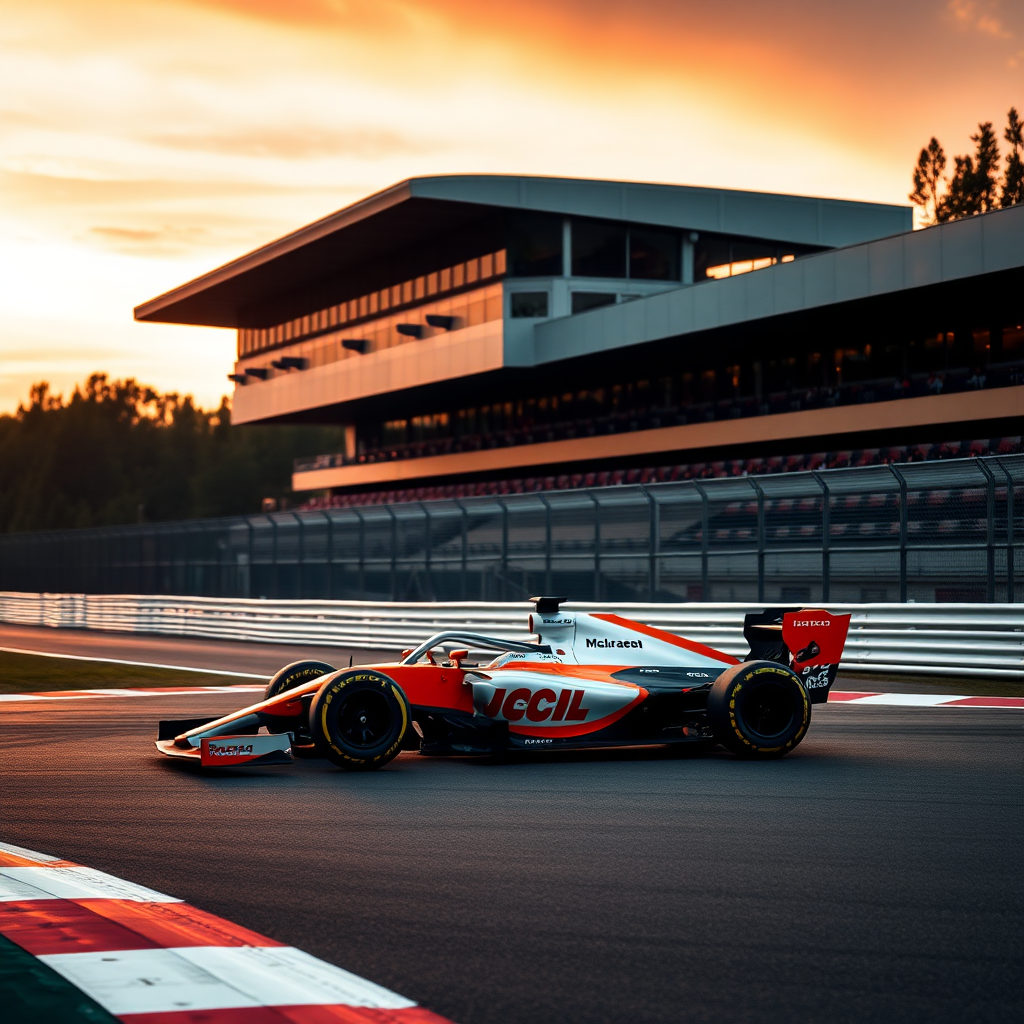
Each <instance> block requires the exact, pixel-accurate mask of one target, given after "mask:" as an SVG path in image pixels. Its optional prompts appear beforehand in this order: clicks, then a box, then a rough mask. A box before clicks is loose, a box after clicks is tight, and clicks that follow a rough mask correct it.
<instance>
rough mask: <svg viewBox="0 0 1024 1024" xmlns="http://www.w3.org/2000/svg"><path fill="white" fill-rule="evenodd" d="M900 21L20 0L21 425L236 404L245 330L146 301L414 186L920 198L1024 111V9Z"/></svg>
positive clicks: (651, 0)
mask: <svg viewBox="0 0 1024 1024" xmlns="http://www.w3.org/2000/svg"><path fill="white" fill-rule="evenodd" d="M893 6H894V5H891V4H886V5H883V4H882V3H881V2H880V0H866V2H865V3H863V4H861V5H858V7H857V8H856V9H855V10H846V9H844V10H841V11H831V10H828V11H826V10H822V9H820V7H819V6H817V5H814V4H811V3H810V2H809V0H789V2H784V3H780V4H778V5H774V6H773V7H772V8H771V9H767V8H766V7H765V6H764V5H759V4H755V3H753V2H752V0H737V2H736V3H734V4H733V5H732V6H730V7H729V8H728V10H721V9H715V10H711V9H707V8H706V7H705V6H704V5H699V4H696V3H687V2H678V0H677V2H670V0H637V2H635V3H633V4H631V5H630V6H629V7H628V8H623V7H622V6H621V5H620V4H615V3H612V2H610V0H588V2H586V3H585V2H584V0H547V2H544V3H541V2H540V0H520V2H519V3H517V4H516V5H515V7H514V8H509V7H507V6H503V7H500V8H499V7H487V6H482V5H478V4H472V3H469V2H468V0H422V2H419V3H409V2H404V0H374V2H369V0H349V2H346V3H342V2H340V0H293V2H290V3H284V2H276V0H208V2H202V3H201V2H198V0H196V2H193V0H136V2H134V3H126V2H122V0H91V2H88V3H82V2H79V3H77V4H75V3H71V2H69V0H36V2H34V3H33V4H31V5H23V4H19V3H15V2H12V0H0V12H2V13H3V28H2V30H0V54H2V56H3V60H2V62H0V82H2V84H3V99H2V100H0V110H2V114H0V315H2V316H3V325H4V326H3V331H2V334H0V411H11V410H13V409H14V408H15V407H16V406H17V404H18V402H19V401H21V400H23V399H24V398H25V396H26V395H27V392H28V387H29V385H30V384H31V383H32V382H34V381H37V380H43V379H45V380H49V381H50V383H51V385H52V387H53V390H54V391H57V392H60V391H63V392H65V393H67V392H68V391H69V390H70V388H71V386H72V385H73V383H75V382H78V381H81V380H82V379H84V378H85V377H86V376H87V375H88V373H90V372H93V371H96V370H101V371H106V372H108V373H109V374H111V375H112V376H121V377H125V376H133V377H136V378H137V379H139V380H142V381H144V382H146V383H148V384H153V385H155V386H157V387H159V388H160V389H161V390H175V391H178V392H181V393H186V392H187V393H192V394H194V395H195V397H196V399H197V401H198V402H199V403H200V404H202V405H203V406H206V407H212V406H215V405H216V404H217V402H218V401H219V398H220V395H221V394H223V393H225V392H227V391H229V390H230V388H229V385H228V382H227V380H226V379H225V375H226V374H227V373H228V372H229V370H230V366H231V363H232V360H233V352H234V332H231V331H213V330H210V329H204V328H187V327H174V326H161V325H151V324H136V323H134V322H133V320H132V309H133V307H134V306H136V305H138V304H139V303H141V302H143V301H145V300H147V299H150V298H153V297H154V296H156V295H158V294H161V293H163V292H165V291H168V290H169V289H171V288H173V287H176V286H177V285H180V284H182V283H183V282H185V281H187V280H189V279H190V278H193V277H195V276H198V275H199V274H202V273H204V272H206V271H209V270H211V269H213V268H214V267H216V266H219V265H220V264H222V263H225V262H227V261H229V260H231V259H234V258H236V257H238V256H240V255H242V254H243V253H245V252H247V251H250V250H252V249H254V248H257V247H258V246H260V245H262V244H265V243H267V242H269V241H271V240H273V239H274V238H277V237H279V236H280V235H282V234H284V233H286V232H287V231H290V230H294V229H295V228H298V227H300V226H302V225H303V224H306V223H308V222H310V221H312V220H316V219H318V218H320V217H323V216H325V215H327V214H329V213H331V212H332V211H334V210H336V209H339V208H341V207H343V206H346V205H348V204H349V203H351V202H353V201H355V200H357V199H360V198H362V197H364V196H366V195H369V194H371V193H373V192H377V191H379V190H381V189H383V188H386V187H388V186H389V185H392V184H394V183H395V182H397V181H400V180H403V179H405V178H409V177H414V176H417V175H423V174H443V173H474V172H475V173H521V174H547V175H556V176H566V177H589V178H614V179H627V180H636V181H663V182H673V183H685V184H695V185H713V186H718V187H726V188H742V189H752V190H757V191H769V192H770V191H774V192H795V193H801V194H808V195H825V196H833V197H837V198H846V199H860V200H870V201H876V202H888V203H900V204H906V203H907V202H908V200H907V198H906V197H907V193H908V191H909V190H910V173H911V168H912V166H913V162H914V160H915V159H916V156H917V152H918V150H919V149H920V148H921V146H922V145H924V144H925V143H926V142H927V140H928V139H929V138H930V137H931V136H932V135H936V136H938V137H939V139H940V140H941V141H942V143H943V145H944V146H945V147H946V151H947V153H950V154H952V153H953V152H958V153H959V152H966V151H968V149H969V147H970V142H969V140H968V136H969V134H970V133H971V131H973V130H974V127H975V125H976V124H977V122H978V121H979V120H992V121H993V122H994V123H995V125H996V128H997V130H998V131H999V134H1000V137H1001V134H1002V125H1003V123H1004V121H1005V115H1006V110H1007V108H1008V107H1009V106H1010V105H1011V104H1016V105H1017V106H1018V107H1022V106H1024V11H1022V10H1021V9H1020V7H1019V5H1015V6H1011V4H1009V3H999V2H996V0H991V2H982V0H952V2H947V0H908V2H907V3H905V4H903V5H897V6H898V9H896V10H893V9H892V7H893ZM908 40H911V41H912V42H911V44H910V45H908ZM951 67H952V68H956V69H957V75H956V76H954V75H953V74H951V73H949V72H948V70H946V69H949V68H951ZM936 69H940V70H939V71H938V72H937V71H936Z"/></svg>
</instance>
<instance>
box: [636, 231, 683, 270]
mask: <svg viewBox="0 0 1024 1024" xmlns="http://www.w3.org/2000/svg"><path fill="white" fill-rule="evenodd" d="M629 276H630V278H632V279H633V280H644V281H678V280H679V237H678V236H677V235H676V234H675V233H673V232H671V231H654V230H641V229H639V228H632V229H631V230H630V232H629Z"/></svg>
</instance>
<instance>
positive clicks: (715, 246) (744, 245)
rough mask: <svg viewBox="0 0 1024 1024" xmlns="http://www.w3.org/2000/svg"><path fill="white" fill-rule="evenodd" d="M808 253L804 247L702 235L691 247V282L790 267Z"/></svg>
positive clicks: (809, 250)
mask: <svg viewBox="0 0 1024 1024" xmlns="http://www.w3.org/2000/svg"><path fill="white" fill-rule="evenodd" d="M811 251H813V250H811V249H808V248H807V247H806V246H797V245H789V244H779V243H776V242H766V241H760V240H758V239H742V238H722V237H721V236H717V235H704V236H701V237H700V238H699V239H698V240H697V242H696V244H695V245H694V252H693V279H694V281H706V280H708V279H709V278H711V279H714V280H718V279H720V278H723V277H736V276H737V275H738V274H748V273H750V271H752V270H762V269H764V268H765V267H770V266H772V265H773V264H775V263H790V262H792V261H793V260H794V259H796V257H797V256H802V255H803V254H804V253H806V252H811Z"/></svg>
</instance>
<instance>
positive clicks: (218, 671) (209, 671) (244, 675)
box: [0, 647, 270, 679]
mask: <svg viewBox="0 0 1024 1024" xmlns="http://www.w3.org/2000/svg"><path fill="white" fill-rule="evenodd" d="M0 653H4V654H31V655H32V656H33V657H36V658H64V659H66V660H67V661H98V662H102V663H103V664H105V665H131V666H133V667H134V668H166V669H171V670H172V671H174V672H200V673H202V674H203V675H207V676H235V677H237V678H238V679H269V678H270V676H267V675H257V674H256V673H255V672H228V671H227V670H226V669H222V668H199V667H197V666H195V665H161V664H158V663H157V662H154V661H122V660H121V659H120V658H94V657H92V656H91V655H88V654H60V653H58V652H56V651H30V650H26V649H25V648H23V647H0Z"/></svg>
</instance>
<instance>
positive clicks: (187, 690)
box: [0, 686, 265, 704]
mask: <svg viewBox="0 0 1024 1024" xmlns="http://www.w3.org/2000/svg"><path fill="white" fill-rule="evenodd" d="M264 689H265V687H262V686H166V687H161V686H154V687H149V688H143V687H129V686H126V687H124V688H123V689H109V690H41V691H38V692H36V693H0V703H3V702H7V701H15V702H22V701H42V702H43V703H44V704H47V703H52V702H53V701H61V700H95V699H96V698H99V697H181V696H185V695H187V694H196V693H262V692H263V690H264Z"/></svg>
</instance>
